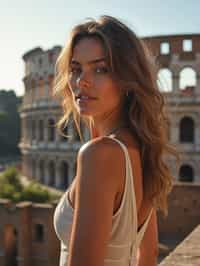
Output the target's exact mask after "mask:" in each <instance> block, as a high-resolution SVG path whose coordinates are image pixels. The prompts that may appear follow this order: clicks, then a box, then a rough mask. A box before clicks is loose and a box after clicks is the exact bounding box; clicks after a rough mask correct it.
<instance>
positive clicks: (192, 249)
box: [159, 225, 200, 266]
mask: <svg viewBox="0 0 200 266" xmlns="http://www.w3.org/2000/svg"><path fill="white" fill-rule="evenodd" d="M199 247H200V225H198V226H197V227H196V228H195V229H194V230H193V231H192V232H191V233H190V234H189V235H188V236H187V237H186V238H185V239H184V240H183V241H182V242H181V243H180V244H179V245H178V246H177V247H176V248H175V249H174V251H172V252H171V253H170V254H169V255H168V256H167V257H166V258H165V259H164V260H163V261H162V262H161V263H160V264H159V266H199V265H200V249H199Z"/></svg>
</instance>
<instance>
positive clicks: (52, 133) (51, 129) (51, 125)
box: [48, 118, 55, 141]
mask: <svg viewBox="0 0 200 266" xmlns="http://www.w3.org/2000/svg"><path fill="white" fill-rule="evenodd" d="M54 140H55V121H54V119H53V118H49V119H48V141H54Z"/></svg>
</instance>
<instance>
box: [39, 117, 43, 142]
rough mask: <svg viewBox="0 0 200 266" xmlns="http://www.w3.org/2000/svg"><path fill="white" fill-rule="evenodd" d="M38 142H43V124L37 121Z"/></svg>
mask: <svg viewBox="0 0 200 266" xmlns="http://www.w3.org/2000/svg"><path fill="white" fill-rule="evenodd" d="M39 140H40V141H42V140H44V122H43V120H39Z"/></svg>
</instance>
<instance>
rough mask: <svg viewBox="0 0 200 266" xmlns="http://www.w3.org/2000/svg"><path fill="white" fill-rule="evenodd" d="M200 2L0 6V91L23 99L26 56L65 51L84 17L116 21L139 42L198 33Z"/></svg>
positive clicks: (44, 1)
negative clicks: (73, 29) (32, 52)
mask: <svg viewBox="0 0 200 266" xmlns="http://www.w3.org/2000/svg"><path fill="white" fill-rule="evenodd" d="M199 11H200V0H189V1H185V0H175V1H173V0H168V1H161V0H139V1H135V0H107V1H105V0H101V1H97V0H91V1H89V0H79V1H77V0H73V1H66V0H65V1H64V0H56V1H51V0H32V1H30V0H18V1H17V0H0V33H1V35H0V48H1V49H0V59H1V60H0V89H15V91H16V93H17V95H22V94H23V93H24V85H23V82H22V78H23V77H24V63H23V60H22V55H23V54H24V53H26V52H27V51H29V50H31V49H33V48H35V47H37V46H40V47H41V48H43V49H45V50H46V49H50V48H52V47H53V46H55V45H62V46H63V45H64V43H65V41H66V39H67V35H68V33H69V30H70V28H71V27H72V26H73V25H74V24H76V23H79V22H81V21H82V20H83V19H84V18H86V17H95V18H96V17H98V16H99V15H102V14H106V15H112V16H116V17H118V18H119V19H122V20H123V21H124V22H125V23H127V24H128V25H129V26H131V27H132V29H133V30H135V31H136V33H137V34H138V35H139V36H151V35H164V34H184V33H200V14H199Z"/></svg>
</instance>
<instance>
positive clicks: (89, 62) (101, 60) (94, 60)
mask: <svg viewBox="0 0 200 266" xmlns="http://www.w3.org/2000/svg"><path fill="white" fill-rule="evenodd" d="M99 62H106V57H101V58H96V59H93V60H90V61H88V62H87V63H86V64H88V65H93V64H96V63H99ZM71 64H74V65H80V63H79V62H78V61H76V60H75V59H73V58H72V60H71Z"/></svg>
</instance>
